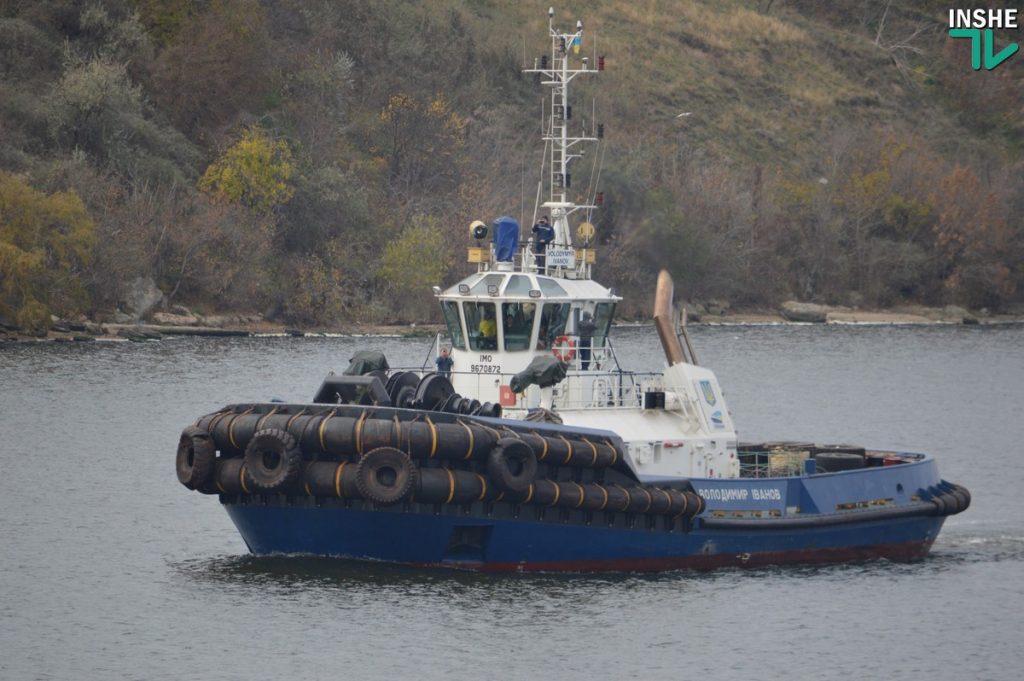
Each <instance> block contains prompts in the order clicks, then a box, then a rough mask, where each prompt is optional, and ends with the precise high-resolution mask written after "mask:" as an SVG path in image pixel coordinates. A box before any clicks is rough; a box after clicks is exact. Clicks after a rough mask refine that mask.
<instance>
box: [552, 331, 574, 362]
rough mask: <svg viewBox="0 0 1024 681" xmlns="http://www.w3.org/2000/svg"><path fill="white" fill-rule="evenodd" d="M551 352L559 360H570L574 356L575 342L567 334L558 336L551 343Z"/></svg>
mask: <svg viewBox="0 0 1024 681" xmlns="http://www.w3.org/2000/svg"><path fill="white" fill-rule="evenodd" d="M551 354H553V355H554V356H555V358H556V359H557V360H558V361H559V362H571V361H572V360H573V359H575V357H576V342H575V341H573V339H572V338H569V337H568V336H559V337H558V338H556V339H555V342H554V343H552V344H551Z"/></svg>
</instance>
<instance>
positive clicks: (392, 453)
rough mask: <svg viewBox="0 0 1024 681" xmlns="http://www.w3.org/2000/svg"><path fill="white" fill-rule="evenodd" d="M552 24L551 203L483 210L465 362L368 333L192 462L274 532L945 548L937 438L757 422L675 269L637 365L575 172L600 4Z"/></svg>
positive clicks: (435, 546)
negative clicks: (895, 440)
mask: <svg viewBox="0 0 1024 681" xmlns="http://www.w3.org/2000/svg"><path fill="white" fill-rule="evenodd" d="M549 16H550V13H549ZM549 37H550V41H551V46H550V51H549V53H548V54H545V55H544V56H542V57H540V58H538V59H537V60H536V62H535V64H534V65H533V67H532V68H528V69H526V72H527V73H531V74H533V75H534V76H535V77H536V78H537V79H538V81H539V82H540V84H541V85H542V86H543V87H545V88H547V89H548V90H549V94H550V99H549V101H548V102H547V104H546V106H545V109H546V111H547V123H546V125H545V126H544V129H543V135H542V137H543V141H544V143H545V158H546V161H545V169H544V173H545V175H546V180H547V186H548V197H547V200H546V201H544V202H543V203H542V204H540V205H539V206H538V209H537V212H539V213H540V212H542V213H544V214H545V215H544V217H545V218H546V217H547V216H550V220H547V219H540V218H538V220H537V222H536V224H535V226H534V229H533V230H532V232H531V236H530V237H529V240H528V241H527V242H526V243H525V244H524V243H521V240H522V238H523V237H524V234H523V233H522V231H523V230H522V229H521V226H520V225H519V223H518V221H516V220H514V219H513V218H511V217H502V218H499V219H497V220H495V221H493V223H492V224H491V226H490V229H488V225H486V224H484V223H483V222H479V221H478V222H474V223H473V224H472V225H471V226H470V236H471V239H473V245H472V246H471V247H470V248H469V250H468V260H469V262H471V263H474V264H475V265H476V266H477V272H475V273H474V274H472V275H470V276H468V277H466V278H465V279H463V280H462V281H461V282H459V283H458V284H456V285H455V286H452V287H450V288H448V289H446V290H440V289H435V292H436V295H437V298H438V300H439V302H440V305H441V312H442V315H443V318H444V320H445V323H446V326H447V335H448V339H449V341H450V345H451V357H450V360H451V364H449V363H448V361H446V360H445V361H442V362H439V363H438V369H439V371H436V372H431V371H428V370H427V368H426V367H416V368H411V369H392V368H391V367H390V366H389V365H388V362H387V359H386V358H385V357H384V356H383V355H381V354H380V353H374V352H365V353H360V354H358V355H357V356H356V357H354V358H353V361H352V362H351V364H350V366H349V368H348V370H347V371H346V372H345V374H342V375H335V374H330V375H328V376H327V377H326V378H325V379H324V381H323V383H322V384H321V386H320V388H319V389H318V390H317V391H316V393H315V396H314V398H313V400H312V401H311V402H310V403H305V404H279V403H246V404H236V405H230V406H227V407H224V408H223V409H220V410H218V411H216V412H214V413H211V414H207V415H205V416H202V417H200V418H199V419H197V420H196V422H195V423H194V424H193V425H192V426H190V427H189V428H186V429H185V431H184V432H183V433H182V436H181V439H180V442H179V446H178V450H177V461H176V463H177V474H178V478H179V481H180V482H181V483H182V484H184V485H185V486H186V487H188V488H190V489H195V490H198V491H200V492H203V493H207V494H217V495H219V498H220V501H221V503H222V505H224V507H225V508H226V510H227V512H228V514H229V516H230V517H231V518H232V520H233V521H234V522H235V524H236V526H237V527H238V529H239V532H240V533H241V535H242V537H243V539H244V540H245V542H246V544H247V546H248V547H249V549H250V550H251V551H252V552H253V553H255V554H260V555H262V554H270V553H286V554H288V553H301V554H316V555H325V556H338V557H344V558H350V559H360V560H380V561H389V562H397V563H407V564H414V565H430V566H446V567H456V568H465V569H478V570H491V571H511V570H522V571H533V570H546V571H605V570H664V569H675V568H698V569H707V568H716V567H724V566H759V565H768V564H785V563H809V562H834V561H842V560H860V559H873V558H888V559H893V560H906V559H915V558H921V557H923V556H925V555H926V554H927V553H928V550H929V548H930V547H931V545H932V543H933V542H934V540H935V538H936V536H937V535H938V533H939V531H940V529H941V527H942V524H943V522H944V520H945V518H946V516H948V515H951V514H954V513H959V512H961V511H963V510H965V509H966V508H967V507H968V506H969V504H970V495H969V493H968V492H967V490H966V489H964V488H963V487H960V486H958V485H954V484H951V483H949V482H946V481H944V480H942V478H941V477H940V475H939V472H938V466H937V464H936V462H935V460H934V459H933V458H932V457H931V456H929V455H926V454H917V453H909V452H895V451H877V450H866V449H865V448H863V447H857V446H849V445H831V446H829V445H818V444H814V443H801V442H778V443H759V444H739V443H738V442H737V436H736V430H735V426H734V424H733V421H732V417H731V414H730V412H729V409H728V406H727V403H726V400H725V396H724V395H723V393H722V390H721V388H720V386H719V383H718V380H717V378H716V376H715V374H714V372H712V371H711V370H710V369H708V368H706V367H704V366H701V365H700V364H699V362H698V359H697V356H696V353H695V351H694V348H693V346H692V343H691V342H690V340H689V337H688V335H687V334H686V330H685V326H684V325H681V324H680V323H679V321H678V320H679V316H678V315H677V312H676V310H675V307H674V305H673V290H672V289H673V286H672V280H671V278H670V277H669V275H668V274H667V273H665V272H662V273H661V274H660V275H659V277H658V285H657V292H656V303H655V311H654V319H655V325H656V328H657V331H658V337H659V340H660V342H661V345H662V348H663V350H664V352H665V357H666V364H667V366H666V368H665V369H664V370H663V371H661V372H657V373H638V372H633V371H630V370H628V369H626V368H624V367H622V366H621V365H620V363H619V358H618V357H617V356H616V353H615V351H614V348H613V346H612V343H611V339H610V338H609V336H608V331H609V327H610V324H611V320H612V318H613V316H614V312H615V306H616V304H617V303H618V301H619V300H620V298H619V297H618V296H616V295H615V294H614V293H613V292H612V291H611V290H610V289H608V288H606V287H604V286H603V285H601V284H599V283H597V282H596V281H594V280H593V279H592V276H591V275H592V270H593V267H594V265H595V264H596V260H597V257H596V248H595V243H596V242H595V231H596V230H595V228H594V226H593V224H592V222H591V218H592V216H593V213H594V211H596V210H598V209H599V207H600V204H601V194H600V192H598V191H597V190H596V187H590V188H588V189H587V192H586V195H585V196H584V203H575V202H574V200H573V198H574V197H573V190H572V172H571V166H572V164H573V163H575V162H577V161H579V160H580V159H581V157H582V153H581V149H582V148H583V146H584V145H588V144H591V145H593V144H600V143H601V140H602V138H603V126H601V125H599V124H596V123H595V122H593V121H590V122H589V123H586V122H583V123H577V120H579V119H580V118H582V117H576V118H574V117H573V113H572V104H571V102H570V99H569V86H570V84H571V82H572V81H573V80H574V79H575V78H577V77H589V76H594V75H597V74H599V73H600V72H601V71H603V69H604V57H603V56H600V55H596V54H595V55H593V59H591V58H589V57H587V56H581V55H580V48H581V45H582V42H583V26H582V24H581V23H579V22H577V26H576V31H575V32H573V33H564V32H561V31H559V30H557V29H555V27H554V25H553V23H549ZM592 157H595V158H596V157H597V155H596V154H595V155H592ZM573 225H575V230H574V229H573ZM574 236H575V237H576V240H574ZM441 345H442V344H441V342H440V339H438V340H437V341H436V346H435V348H434V349H435V351H439V350H440V349H441Z"/></svg>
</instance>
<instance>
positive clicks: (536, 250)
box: [531, 215, 555, 272]
mask: <svg viewBox="0 0 1024 681" xmlns="http://www.w3.org/2000/svg"><path fill="white" fill-rule="evenodd" d="M531 231H532V232H533V254H534V260H535V261H536V262H537V271H538V272H543V271H544V261H545V260H546V257H545V252H546V251H547V249H548V244H550V243H551V242H552V241H554V240H555V228H554V227H552V226H551V223H549V222H548V216H547V215H541V216H540V220H538V221H537V224H535V225H534V226H533V230H531Z"/></svg>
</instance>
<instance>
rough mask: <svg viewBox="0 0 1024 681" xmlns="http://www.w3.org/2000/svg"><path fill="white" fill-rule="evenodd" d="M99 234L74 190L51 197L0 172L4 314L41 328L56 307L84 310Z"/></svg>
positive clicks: (20, 323)
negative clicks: (86, 272)
mask: <svg viewBox="0 0 1024 681" xmlns="http://www.w3.org/2000/svg"><path fill="white" fill-rule="evenodd" d="M95 235H96V225H95V223H94V222H93V221H92V219H91V218H90V217H89V215H88V213H87V212H86V210H85V206H84V205H83V204H82V200H81V199H80V198H79V197H78V194H76V193H75V192H74V191H68V192H57V193H55V194H51V195H49V196H47V195H46V194H43V193H41V192H38V191H36V190H35V189H33V188H32V187H30V186H29V185H28V184H27V183H26V182H25V181H24V180H22V179H21V178H19V177H17V176H15V175H12V174H10V173H5V172H0V316H3V317H7V318H9V319H12V320H13V321H14V322H15V323H16V324H17V325H18V326H20V327H22V328H27V329H36V330H40V329H45V328H48V327H49V321H50V319H49V315H50V312H51V310H52V311H55V312H60V313H68V312H74V311H78V310H81V309H82V308H83V306H84V304H85V300H84V298H85V293H84V290H83V288H82V286H81V279H80V277H81V273H82V269H83V268H84V267H85V266H87V265H88V264H89V260H90V256H91V253H92V248H93V245H94V242H95Z"/></svg>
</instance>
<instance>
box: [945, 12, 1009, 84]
mask: <svg viewBox="0 0 1024 681" xmlns="http://www.w3.org/2000/svg"><path fill="white" fill-rule="evenodd" d="M993 28H1018V26H1017V10H1016V9H951V10H949V37H951V38H970V39H971V67H972V68H973V69H974V70H975V71H977V70H979V69H980V68H982V67H984V68H985V70H986V71H991V70H992V69H994V68H995V67H997V66H999V65H1000V64H1002V63H1003V62H1004V61H1006V60H1007V59H1009V58H1010V57H1012V56H1013V55H1014V54H1016V53H1017V50H1019V49H1020V45H1018V44H1017V43H1010V44H1009V45H1007V46H1006V47H1004V48H1003V49H1001V50H999V52H996V51H995V43H994V41H993V38H992V29H993Z"/></svg>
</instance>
